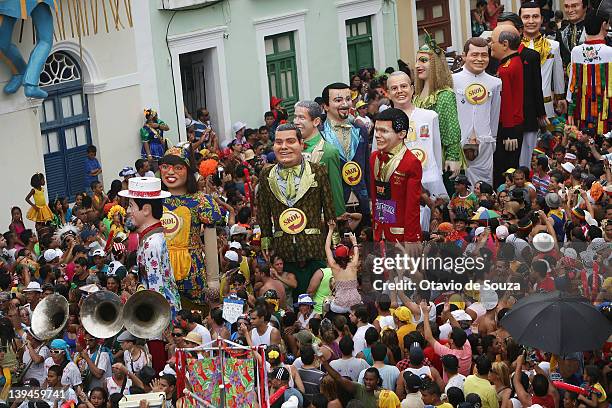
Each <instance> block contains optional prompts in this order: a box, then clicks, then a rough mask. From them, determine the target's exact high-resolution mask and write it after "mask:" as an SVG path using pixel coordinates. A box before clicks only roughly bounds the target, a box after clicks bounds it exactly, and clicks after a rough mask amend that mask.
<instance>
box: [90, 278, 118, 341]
mask: <svg viewBox="0 0 612 408" xmlns="http://www.w3.org/2000/svg"><path fill="white" fill-rule="evenodd" d="M80 316H81V323H82V324H83V328H85V330H86V331H87V332H88V333H89V334H91V335H92V336H94V337H97V338H99V339H108V338H111V337H113V336H114V335H115V334H117V333H119V331H121V329H122V328H123V319H122V316H123V304H122V303H121V299H120V298H119V296H118V295H117V294H115V293H113V292H110V291H107V290H101V291H98V292H94V293H92V294H90V295H89V296H87V298H86V299H85V300H84V301H83V304H82V305H81V314H80Z"/></svg>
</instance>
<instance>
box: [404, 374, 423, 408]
mask: <svg viewBox="0 0 612 408" xmlns="http://www.w3.org/2000/svg"><path fill="white" fill-rule="evenodd" d="M402 378H403V380H404V388H405V392H406V397H405V398H404V399H403V400H402V404H401V407H402V408H424V407H425V404H424V403H423V398H422V395H421V391H420V390H421V388H422V387H423V380H421V377H419V376H418V375H415V374H413V373H411V372H410V371H404V372H403V373H402Z"/></svg>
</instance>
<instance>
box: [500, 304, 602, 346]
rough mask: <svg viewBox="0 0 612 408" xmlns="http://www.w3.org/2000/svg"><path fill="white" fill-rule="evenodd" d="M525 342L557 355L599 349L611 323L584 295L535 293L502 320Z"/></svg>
mask: <svg viewBox="0 0 612 408" xmlns="http://www.w3.org/2000/svg"><path fill="white" fill-rule="evenodd" d="M500 324H501V326H502V327H503V328H505V329H506V330H508V332H509V333H510V334H511V335H512V337H513V338H514V340H515V341H516V342H517V343H519V344H522V345H525V346H530V347H534V348H538V349H540V350H543V351H546V352H550V353H554V354H568V353H573V352H577V351H588V350H597V349H599V348H601V347H602V346H603V344H604V342H605V341H606V339H607V338H608V337H609V336H610V334H612V325H611V324H610V322H609V321H608V319H606V318H605V317H604V316H603V315H602V314H601V313H600V312H599V311H598V310H597V309H596V308H595V307H594V306H593V305H591V304H590V303H589V301H588V300H587V299H585V298H583V297H578V296H572V295H568V294H566V293H561V292H550V293H536V294H533V295H531V296H527V297H525V298H523V299H521V300H519V301H518V302H517V303H516V304H515V305H514V306H513V307H512V309H510V311H509V312H508V313H506V315H505V316H504V317H503V319H502V320H501V322H500Z"/></svg>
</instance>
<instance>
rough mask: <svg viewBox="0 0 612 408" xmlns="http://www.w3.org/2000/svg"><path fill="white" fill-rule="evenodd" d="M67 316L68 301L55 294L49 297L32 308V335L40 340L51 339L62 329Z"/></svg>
mask: <svg viewBox="0 0 612 408" xmlns="http://www.w3.org/2000/svg"><path fill="white" fill-rule="evenodd" d="M68 316H69V313H68V300H66V298H65V297H63V296H61V295H58V294H55V293H54V294H52V295H49V296H47V297H45V298H44V299H43V300H42V301H41V302H40V303H39V304H38V305H37V306H36V308H34V312H33V313H32V320H31V323H32V324H31V330H32V333H33V334H34V336H36V337H37V338H39V339H41V340H48V339H52V338H54V337H55V336H57V335H58V334H59V333H60V332H61V331H62V330H63V329H64V326H65V325H66V323H67V322H68Z"/></svg>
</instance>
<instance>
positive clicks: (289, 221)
mask: <svg viewBox="0 0 612 408" xmlns="http://www.w3.org/2000/svg"><path fill="white" fill-rule="evenodd" d="M278 221H279V223H280V227H281V229H282V230H283V231H284V232H285V233H287V234H290V235H296V234H299V233H300V232H302V231H304V229H305V228H306V222H307V219H306V214H304V211H302V210H300V209H299V208H287V209H286V210H285V211H283V212H282V213H281V215H280V217H279V220H278Z"/></svg>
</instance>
